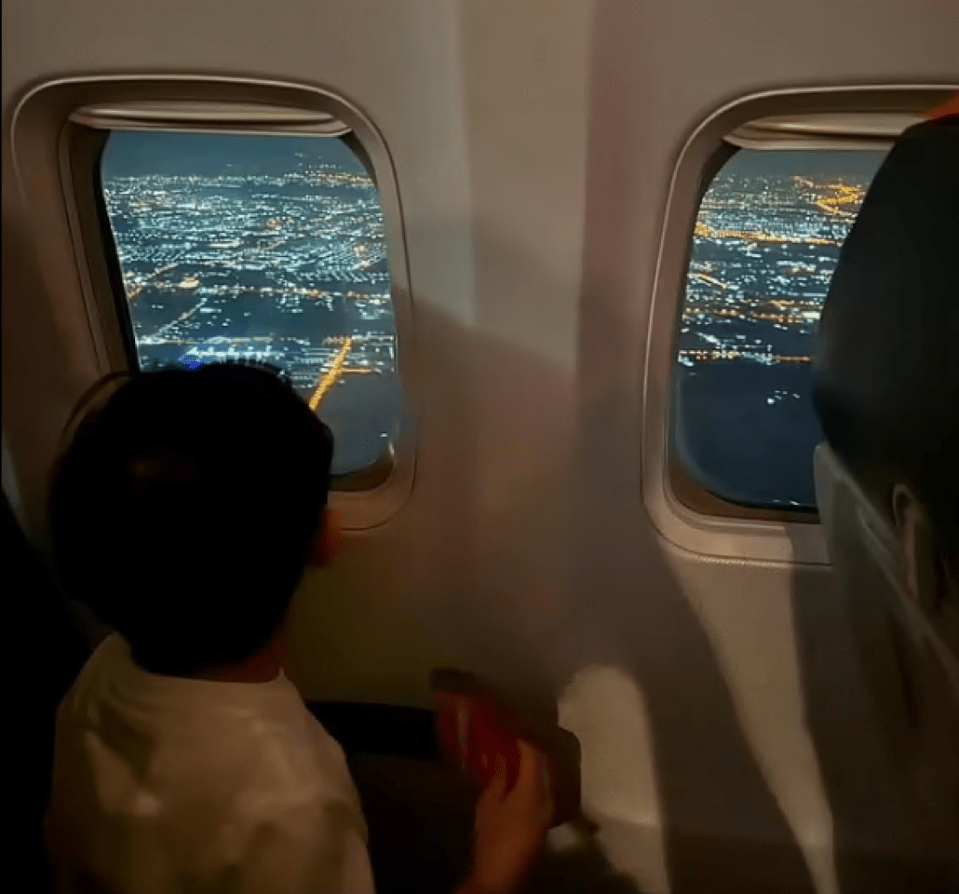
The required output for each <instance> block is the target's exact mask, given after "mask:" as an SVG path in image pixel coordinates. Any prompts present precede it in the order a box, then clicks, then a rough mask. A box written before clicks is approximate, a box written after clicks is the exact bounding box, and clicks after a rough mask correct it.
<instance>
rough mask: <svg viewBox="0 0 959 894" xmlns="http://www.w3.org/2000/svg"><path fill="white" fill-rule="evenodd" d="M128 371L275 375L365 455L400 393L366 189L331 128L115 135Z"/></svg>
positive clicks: (375, 201)
mask: <svg viewBox="0 0 959 894" xmlns="http://www.w3.org/2000/svg"><path fill="white" fill-rule="evenodd" d="M101 179H102V185H103V194H104V198H105V202H106V207H107V212H108V215H109V218H110V223H111V226H112V229H113V234H114V240H115V244H116V250H117V256H118V259H119V263H120V268H121V272H122V275H123V283H124V288H125V291H126V297H127V302H128V308H129V314H130V319H131V322H132V325H133V330H134V335H135V338H136V346H137V353H138V359H139V362H140V367H141V368H142V369H154V368H158V367H162V366H165V365H168V364H171V363H177V364H181V365H186V366H194V365H198V364H201V363H206V362H211V361H216V360H228V359H252V360H258V361H262V362H266V363H270V364H272V365H274V366H277V367H280V368H281V369H283V370H284V371H285V372H286V373H287V375H288V376H289V377H290V379H291V382H292V384H293V386H294V388H295V389H296V390H297V391H298V392H299V393H300V394H301V395H302V396H303V398H304V400H307V401H309V403H310V405H311V406H312V407H313V408H314V409H316V410H318V411H319V412H320V415H321V418H323V419H324V420H325V421H326V422H327V423H328V424H329V425H330V426H331V428H332V429H333V432H334V435H335V440H336V455H335V457H334V472H338V473H341V474H342V473H348V472H354V471H357V470H360V469H363V468H367V467H369V466H371V465H373V464H374V463H375V462H376V461H377V460H378V459H380V458H382V456H383V455H384V453H386V452H388V451H389V449H390V445H391V444H392V442H393V441H394V439H395V438H396V436H397V434H398V426H399V424H400V417H401V414H402V394H401V389H400V383H399V380H398V376H397V364H396V331H395V324H394V317H393V306H392V300H391V295H390V271H389V259H388V257H387V250H386V239H385V234H384V222H383V215H382V211H381V208H380V202H379V196H378V193H377V190H376V187H375V185H374V183H373V181H372V180H371V178H370V176H369V175H368V173H367V172H366V170H365V169H364V168H363V165H362V163H361V162H360V160H359V159H358V158H357V156H356V155H355V154H354V153H353V151H352V150H351V149H350V148H349V147H348V146H347V145H346V144H345V143H344V142H343V141H342V140H340V139H338V138H331V137H285V136H275V137H274V136H253V135H250V136H226V135H221V134H213V135H209V134H207V135H205V134H180V133H132V132H131V133H126V132H120V133H115V134H113V135H112V136H111V137H110V140H109V142H108V144H107V148H106V150H105V153H104V159H103V163H102V168H101Z"/></svg>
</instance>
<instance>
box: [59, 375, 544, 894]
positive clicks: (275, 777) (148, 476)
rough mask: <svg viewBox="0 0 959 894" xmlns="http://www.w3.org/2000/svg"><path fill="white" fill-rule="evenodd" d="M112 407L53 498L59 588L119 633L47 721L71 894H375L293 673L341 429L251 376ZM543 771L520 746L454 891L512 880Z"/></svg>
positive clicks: (492, 891)
mask: <svg viewBox="0 0 959 894" xmlns="http://www.w3.org/2000/svg"><path fill="white" fill-rule="evenodd" d="M100 403H101V404H102V406H101V407H99V408H97V409H95V410H93V411H90V412H88V413H86V415H85V416H84V418H83V419H82V420H81V422H80V423H79V425H78V426H77V429H76V432H75V434H74V436H73V438H72V442H71V443H70V445H69V447H68V449H67V450H66V452H65V454H64V455H63V457H62V458H61V460H60V461H59V463H58V465H57V467H56V469H55V470H54V476H53V482H52V487H51V495H50V524H51V540H52V546H53V554H54V561H55V565H56V569H57V573H58V576H59V577H60V579H61V582H62V584H63V586H64V587H65V589H66V590H67V592H68V593H69V594H70V595H72V596H73V597H75V598H77V599H78V600H80V601H81V602H83V603H85V604H86V605H87V606H88V607H89V608H90V609H92V610H93V612H94V613H95V614H96V615H97V616H99V617H100V618H101V619H102V620H103V621H105V622H107V623H108V624H109V625H110V626H111V627H112V628H114V629H115V630H116V631H117V632H116V633H115V634H112V635H110V636H109V637H107V639H106V640H105V641H104V642H103V644H102V645H101V646H100V647H99V648H98V649H97V651H96V652H95V654H94V655H93V657H92V658H91V659H90V660H89V662H88V663H87V665H86V667H85V668H84V670H83V671H82V673H81V674H80V677H79V679H78V680H77V682H76V684H75V685H74V687H73V688H72V689H71V691H70V692H69V693H68V695H67V697H66V698H65V700H64V702H63V704H62V705H61V708H60V711H59V714H58V717H57V735H56V749H55V759H54V771H53V785H52V795H51V803H50V808H49V811H48V816H47V836H48V842H49V845H50V850H51V856H52V860H53V863H54V869H55V872H56V875H57V879H58V885H59V886H60V889H61V890H62V891H64V892H87V891H96V892H109V894H128V892H129V894H192V892H197V894H201V892H202V894H206V892H223V894H247V892H248V894H261V892H262V894H274V892H275V894H319V892H337V894H347V892H348V894H363V892H372V891H373V879H372V874H371V869H370V862H369V858H368V854H367V849H366V826H365V823H364V820H363V816H362V813H361V810H360V804H359V801H358V798H357V793H356V790H355V788H354V786H353V783H352V780H351V778H350V774H349V771H348V769H347V765H346V761H345V759H344V756H343V752H342V750H341V749H340V747H339V746H338V745H337V743H336V742H335V741H333V739H332V738H330V736H329V735H328V734H327V733H326V732H325V731H324V729H323V728H322V727H321V726H320V725H319V723H317V722H316V720H315V719H314V718H313V717H312V715H310V713H309V712H308V711H307V709H306V707H305V705H304V704H303V702H302V700H301V698H300V696H299V695H298V693H297V691H296V690H295V689H294V687H293V685H292V684H291V683H290V682H289V681H288V680H287V678H286V677H285V676H284V674H283V672H282V656H283V641H284V631H285V622H286V616H287V611H288V608H289V605H290V600H291V598H292V596H293V592H294V590H295V589H296V587H297V585H298V583H299V581H300V578H301V577H302V575H303V572H304V570H305V568H306V567H307V566H318V565H322V564H323V563H324V562H326V561H327V560H328V559H329V557H330V554H331V548H332V545H333V542H334V539H335V537H334V535H335V530H334V527H335V526H334V524H333V523H332V521H331V520H330V516H329V513H328V512H327V510H326V503H327V493H328V489H329V479H330V460H331V456H332V451H333V440H332V436H331V434H330V432H329V430H328V429H327V427H326V426H325V425H324V424H323V423H322V422H321V421H320V420H319V419H318V418H317V417H316V416H315V415H314V414H313V413H312V412H311V411H310V409H309V408H308V407H307V405H306V404H305V403H304V402H303V401H302V400H301V399H300V398H299V397H298V396H297V395H296V393H295V392H294V391H293V390H292V389H291V388H290V387H289V385H288V384H287V383H285V382H284V381H283V380H281V379H280V378H279V377H278V376H277V375H275V374H274V373H272V372H269V371H267V370H266V369H263V368H258V367H253V366H249V365H238V364H223V365H211V366H205V367H201V368H199V369H197V370H193V371H189V370H185V369H167V370H162V371H159V372H153V373H140V374H137V375H134V376H132V377H129V378H126V379H125V380H122V381H121V382H120V384H119V385H118V386H117V387H115V389H114V390H113V392H112V393H111V394H110V395H109V396H108V397H106V398H103V397H102V395H101V400H100ZM545 773H546V770H545V763H544V759H543V757H542V755H541V754H539V752H537V751H536V750H534V749H533V748H532V747H531V746H528V745H526V744H525V743H523V744H522V747H521V768H520V776H519V780H518V782H517V783H516V784H515V786H514V787H513V788H512V790H511V791H510V792H509V793H507V792H506V783H505V772H500V773H498V774H497V777H496V779H495V780H494V782H493V783H492V784H491V785H490V787H489V788H488V789H487V790H486V791H485V792H484V793H483V795H482V796H481V798H480V801H479V805H478V807H477V815H476V816H477V822H476V833H475V840H474V868H473V872H472V875H471V876H470V877H469V878H468V879H467V880H466V881H465V882H464V883H463V885H462V886H461V887H460V889H458V890H459V894H507V892H511V891H514V890H516V888H517V887H518V886H519V885H520V884H521V882H522V879H523V877H524V876H525V874H526V871H527V870H528V868H529V865H530V863H531V861H532V860H533V858H534V856H535V854H536V852H537V851H538V849H539V848H540V846H541V845H542V843H543V841H544V839H545V834H546V830H547V828H548V827H549V824H550V819H551V812H552V803H551V798H550V795H549V793H548V791H547V790H546V784H545V781H544V780H545ZM411 884H412V885H413V887H414V888H415V887H416V880H415V879H414V880H411Z"/></svg>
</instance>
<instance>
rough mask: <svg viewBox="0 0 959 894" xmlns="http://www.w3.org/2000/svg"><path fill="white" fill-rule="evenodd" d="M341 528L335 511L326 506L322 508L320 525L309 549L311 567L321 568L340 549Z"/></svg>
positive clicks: (341, 541)
mask: <svg viewBox="0 0 959 894" xmlns="http://www.w3.org/2000/svg"><path fill="white" fill-rule="evenodd" d="M342 535H343V529H342V528H341V527H340V523H339V519H338V518H337V517H336V513H335V512H334V511H333V510H332V509H330V508H329V507H327V508H326V509H324V510H323V517H322V518H321V519H320V527H319V529H318V530H317V532H316V537H315V538H314V540H313V548H312V550H311V551H310V559H309V565H310V567H311V568H322V567H323V566H324V565H326V564H328V563H329V561H330V560H331V559H332V558H333V557H334V556H335V555H336V554H337V553H338V552H339V551H340V549H341V548H342V545H343V536H342Z"/></svg>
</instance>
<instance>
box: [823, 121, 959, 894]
mask: <svg viewBox="0 0 959 894" xmlns="http://www.w3.org/2000/svg"><path fill="white" fill-rule="evenodd" d="M813 401H814V405H815V408H816V412H817V414H818V416H819V420H820V423H821V425H822V430H823V433H824V434H825V438H826V443H824V444H820V445H819V446H818V447H817V449H816V453H815V481H816V495H817V502H818V505H819V512H820V517H821V520H822V523H823V526H824V530H825V533H826V538H827V546H828V550H829V554H830V559H831V561H832V565H833V571H834V576H835V579H836V581H837V584H838V586H839V587H840V589H841V592H842V597H843V599H844V602H845V605H846V607H847V609H848V612H849V617H850V619H851V622H852V627H853V631H854V636H855V637H856V640H857V643H856V645H857V651H858V653H859V659H860V661H861V664H862V667H863V669H864V671H865V674H866V679H867V681H868V684H869V686H870V689H871V690H872V694H873V696H874V703H875V706H876V709H877V711H876V714H877V720H878V722H879V724H880V725H881V727H882V728H883V731H884V734H885V735H886V736H887V737H888V739H887V745H888V754H890V755H891V757H892V759H893V762H894V766H895V768H896V771H897V772H900V773H901V774H902V776H901V778H902V781H903V782H904V783H905V785H906V786H907V787H908V789H907V790H908V791H911V792H913V793H914V795H915V796H916V798H917V800H916V803H917V804H919V805H921V806H920V807H919V808H918V809H919V810H920V813H921V815H922V816H923V817H926V818H928V822H929V823H930V824H931V828H933V829H936V830H942V831H943V832H944V835H945V837H944V839H943V840H944V841H946V849H947V852H948V853H947V857H948V859H949V861H950V865H951V864H952V863H953V861H954V862H955V865H956V866H957V867H959V836H957V835H956V834H955V830H956V829H959V761H957V760H956V755H957V754H959V115H955V114H953V115H949V116H947V117H943V118H939V119H938V120H932V121H926V122H923V123H921V124H917V125H915V126H914V127H911V128H910V129H908V130H906V131H905V132H904V133H903V134H902V135H901V137H900V138H899V140H898V141H897V142H896V144H895V146H894V147H893V148H892V150H891V151H890V153H889V155H888V156H887V158H886V160H885V162H884V163H883V165H882V167H881V168H880V169H879V171H878V173H877V174H876V177H875V179H874V181H873V183H872V185H871V187H870V189H869V191H868V192H867V194H866V197H865V199H864V201H863V204H862V207H861V209H860V212H859V215H858V217H857V219H856V221H855V224H854V225H853V227H852V229H851V231H850V233H849V235H848V237H847V239H846V242H845V243H844V245H843V247H842V251H841V254H840V259H839V262H838V265H837V267H836V270H835V274H834V276H833V279H832V283H831V285H830V290H829V294H828V296H827V298H826V301H825V304H824V306H823V311H822V317H821V320H820V325H819V332H818V341H817V346H816V356H815V358H814V361H813ZM957 882H959V874H957Z"/></svg>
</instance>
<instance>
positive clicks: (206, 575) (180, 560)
mask: <svg viewBox="0 0 959 894" xmlns="http://www.w3.org/2000/svg"><path fill="white" fill-rule="evenodd" d="M332 452H333V438H332V435H331V434H330V431H329V429H328V428H327V427H326V426H325V425H324V424H323V423H322V422H321V421H320V420H319V419H318V418H317V417H316V415H315V414H314V413H313V412H312V411H311V410H310V409H309V407H308V406H307V405H306V403H304V401H303V400H302V399H301V398H300V397H299V396H298V395H297V394H296V393H295V392H294V391H293V390H292V388H291V387H290V386H289V385H288V384H287V383H286V382H284V381H283V380H282V379H281V378H279V376H277V375H276V374H274V373H272V372H270V371H268V370H266V369H261V368H256V367H252V366H248V365H240V364H213V365H209V366H203V367H200V368H199V369H196V370H187V369H182V368H169V369H163V370H160V371H157V372H144V373H137V374H134V375H132V376H130V377H129V378H128V379H127V380H126V381H123V382H122V383H121V384H120V385H119V387H118V388H117V389H116V390H115V391H114V392H113V393H112V394H111V395H110V396H109V398H108V399H107V400H106V401H105V403H104V404H103V406H102V407H100V408H97V409H94V410H91V411H89V412H87V413H86V415H85V416H84V417H83V418H82V419H81V421H80V423H79V425H78V426H77V428H76V431H75V433H74V435H73V437H72V440H71V442H70V444H69V446H68V447H67V449H66V450H65V452H64V453H63V455H62V456H61V457H60V459H59V460H58V462H57V464H56V467H55V469H54V473H53V477H52V481H51V488H50V498H49V516H50V536H51V546H52V550H53V558H54V564H55V569H56V571H57V574H58V576H59V578H60V580H61V583H62V585H63V586H64V588H65V589H66V591H67V592H68V593H69V594H70V595H72V596H73V597H75V598H76V599H78V600H80V601H81V602H83V603H85V604H86V605H87V606H88V607H89V608H90V609H92V611H93V612H94V613H95V614H96V615H98V616H99V617H100V618H101V619H102V620H103V621H104V622H106V623H107V624H110V625H111V626H113V627H114V628H116V630H118V631H119V632H120V633H121V634H122V635H123V636H124V638H125V639H126V640H127V641H128V642H129V643H130V646H131V650H132V653H133V656H134V658H135V659H136V661H137V662H138V663H139V664H140V665H141V666H143V667H145V668H146V669H148V670H151V671H154V672H156V673H166V674H179V675H188V674H193V673H197V672H199V671H202V670H205V669H209V668H212V667H216V666H220V665H226V664H232V663H235V662H239V661H242V660H244V659H246V658H248V657H249V656H250V655H252V654H253V653H255V652H256V651H257V650H258V649H259V648H261V647H262V646H263V645H265V644H266V643H267V642H268V641H269V639H270V637H271V636H272V635H273V634H274V633H275V632H276V630H277V629H278V628H279V626H280V624H281V622H282V620H283V618H284V616H285V614H286V611H287V608H288V606H289V603H290V599H291V598H292V595H293V592H294V590H295V589H296V586H297V584H298V583H299V580H300V578H301V576H302V574H303V571H304V568H305V565H306V561H307V557H308V553H309V551H310V549H311V546H312V544H313V542H314V540H315V536H316V534H317V531H318V529H319V525H320V522H321V519H322V512H323V509H324V507H325V506H326V502H327V495H328V491H329V480H330V461H331V458H332Z"/></svg>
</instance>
